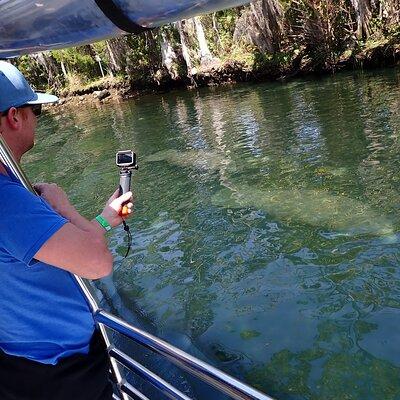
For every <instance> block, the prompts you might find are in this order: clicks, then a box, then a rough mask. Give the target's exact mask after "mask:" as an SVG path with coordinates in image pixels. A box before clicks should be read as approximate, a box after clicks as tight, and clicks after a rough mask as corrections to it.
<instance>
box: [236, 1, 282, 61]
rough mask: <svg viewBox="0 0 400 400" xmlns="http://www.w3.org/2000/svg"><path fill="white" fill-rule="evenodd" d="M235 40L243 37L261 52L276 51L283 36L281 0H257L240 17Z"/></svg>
mask: <svg viewBox="0 0 400 400" xmlns="http://www.w3.org/2000/svg"><path fill="white" fill-rule="evenodd" d="M233 36H234V41H238V40H240V39H241V38H242V37H245V38H247V40H248V41H250V43H252V44H254V45H255V46H257V48H258V49H259V50H260V51H261V52H269V53H276V52H277V51H279V50H280V46H281V41H282V36H283V10H282V7H281V5H280V3H279V0H257V1H255V2H253V3H251V4H250V8H249V9H248V10H247V11H246V12H244V13H243V14H242V16H241V17H240V18H239V20H238V22H237V24H236V28H235V32H234V35H233Z"/></svg>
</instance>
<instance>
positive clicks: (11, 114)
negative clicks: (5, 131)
mask: <svg viewBox="0 0 400 400" xmlns="http://www.w3.org/2000/svg"><path fill="white" fill-rule="evenodd" d="M21 118H22V116H21V114H20V112H19V111H18V109H17V108H15V107H11V108H10V109H9V110H8V113H7V116H6V121H7V123H8V125H9V127H10V128H11V129H19V128H20V126H21Z"/></svg>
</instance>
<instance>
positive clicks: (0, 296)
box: [0, 174, 95, 364]
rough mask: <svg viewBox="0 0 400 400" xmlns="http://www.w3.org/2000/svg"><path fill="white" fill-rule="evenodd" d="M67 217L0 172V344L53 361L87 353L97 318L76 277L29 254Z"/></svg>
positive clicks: (13, 352)
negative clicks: (94, 316)
mask: <svg viewBox="0 0 400 400" xmlns="http://www.w3.org/2000/svg"><path fill="white" fill-rule="evenodd" d="M67 222H68V221H67V220H66V219H65V218H63V217H61V216H60V215H59V214H57V213H56V212H55V211H54V210H53V209H52V208H51V207H50V206H49V205H48V204H47V203H46V202H45V201H44V200H43V199H41V198H40V197H39V196H35V195H33V194H32V193H30V192H29V191H28V190H26V189H25V188H24V187H23V186H22V185H21V184H20V183H19V182H18V181H17V180H16V179H15V178H14V177H13V176H6V175H3V174H0V348H1V349H2V350H3V351H4V352H5V353H7V354H11V355H15V356H21V357H25V358H29V359H31V360H35V361H38V362H41V363H44V364H56V363H57V361H58V360H59V359H60V358H62V357H66V356H69V355H72V354H76V353H83V354H87V353H88V351H89V342H90V338H91V336H92V334H93V332H94V328H95V323H94V320H93V317H92V314H91V312H90V309H89V306H88V304H87V302H86V300H85V298H84V297H83V294H82V292H81V289H80V288H79V286H78V284H77V283H76V281H75V279H74V277H73V276H72V275H71V274H70V273H69V272H67V271H65V270H62V269H60V268H56V267H54V266H52V265H48V264H45V263H43V262H39V261H37V260H35V259H34V258H33V256H34V255H35V254H36V252H37V251H38V250H39V249H40V247H41V246H42V245H43V244H44V243H45V242H46V241H47V240H48V239H49V238H50V237H51V236H52V235H53V234H54V233H55V232H57V230H58V229H60V228H61V227H62V226H63V225H64V224H65V223H67Z"/></svg>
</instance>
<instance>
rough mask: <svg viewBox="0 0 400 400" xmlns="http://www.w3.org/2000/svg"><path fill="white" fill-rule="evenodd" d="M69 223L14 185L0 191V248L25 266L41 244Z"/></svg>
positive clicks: (37, 198)
mask: <svg viewBox="0 0 400 400" xmlns="http://www.w3.org/2000/svg"><path fill="white" fill-rule="evenodd" d="M67 222H69V221H68V220H66V219H65V218H63V217H62V216H60V215H59V214H57V213H56V212H55V211H54V210H53V209H52V208H51V207H50V206H49V205H48V204H47V203H46V202H45V201H44V200H43V199H42V198H40V197H39V196H35V195H34V194H32V193H31V192H29V191H28V190H26V189H25V188H24V187H23V186H21V185H19V184H18V183H15V182H10V183H6V184H4V185H2V187H1V188H0V247H2V248H4V249H5V250H6V251H7V252H8V253H9V254H11V255H12V256H13V257H15V258H17V259H18V260H21V261H23V262H24V263H26V264H29V263H30V262H31V261H32V259H33V256H34V255H35V254H36V253H37V251H38V250H39V249H40V248H41V247H42V245H43V244H44V243H45V242H46V241H47V240H48V239H49V238H50V237H51V236H52V235H53V234H54V233H55V232H57V231H58V230H59V229H60V228H61V227H62V226H63V225H64V224H66V223H67Z"/></svg>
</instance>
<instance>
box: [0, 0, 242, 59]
mask: <svg viewBox="0 0 400 400" xmlns="http://www.w3.org/2000/svg"><path fill="white" fill-rule="evenodd" d="M246 2H248V0H0V58H7V57H15V56H18V55H21V54H28V53H35V52H38V51H44V50H50V49H56V48H63V47H69V46H76V45H81V44H86V43H91V42H94V41H97V40H102V39H108V38H111V37H115V36H119V35H122V34H124V33H126V32H129V33H138V32H140V31H142V30H145V29H149V28H152V27H156V26H161V25H164V24H167V23H170V22H174V21H178V20H181V19H184V18H190V17H193V16H194V15H198V14H204V13H209V12H213V11H217V10H222V9H225V8H229V7H234V6H238V5H241V4H244V3H246Z"/></svg>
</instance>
